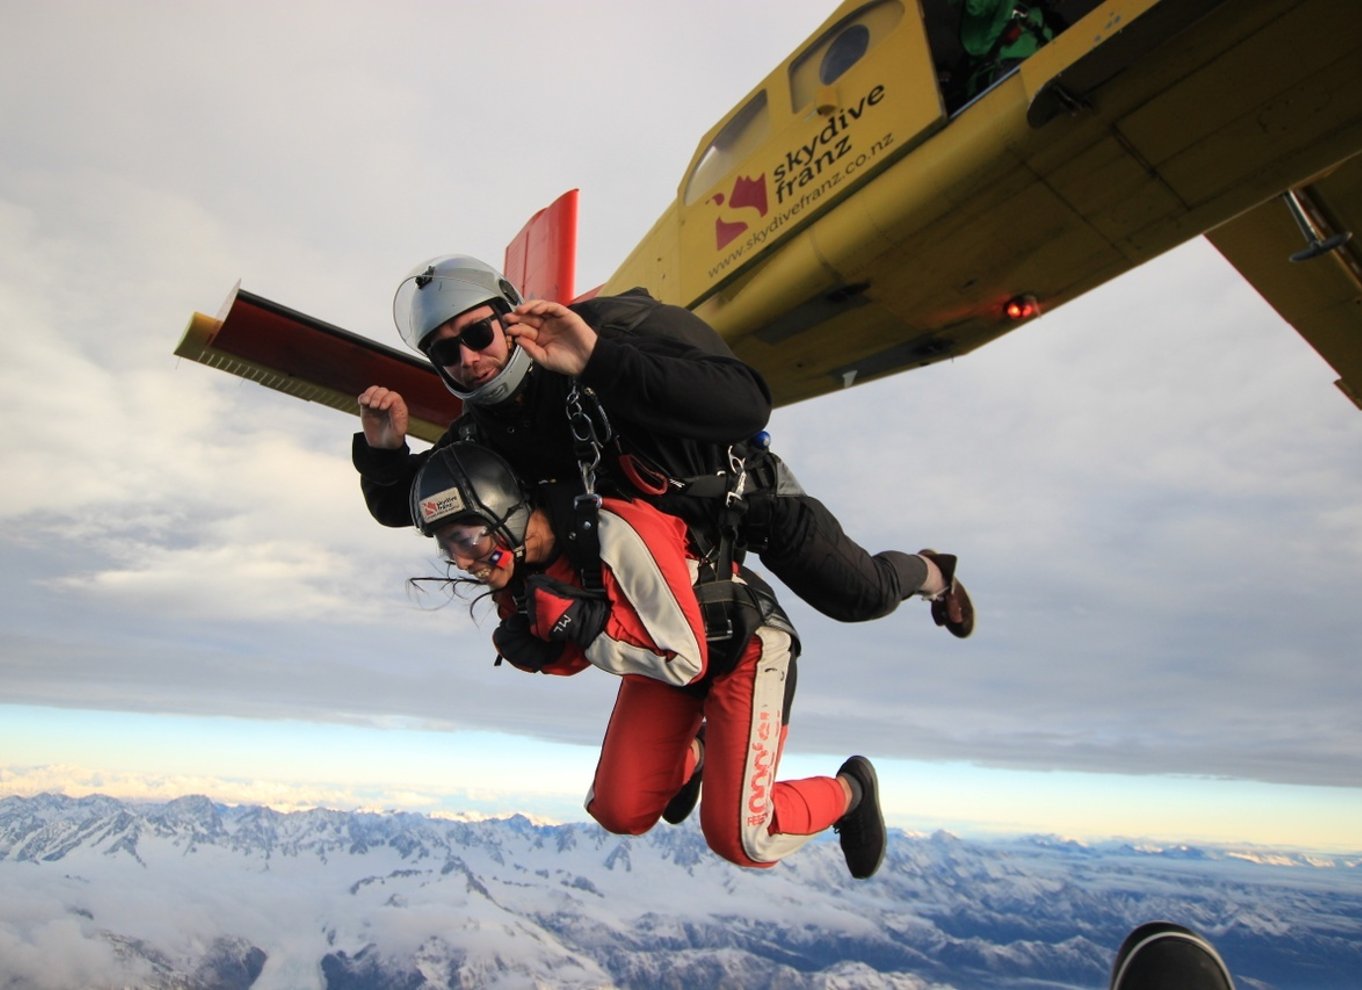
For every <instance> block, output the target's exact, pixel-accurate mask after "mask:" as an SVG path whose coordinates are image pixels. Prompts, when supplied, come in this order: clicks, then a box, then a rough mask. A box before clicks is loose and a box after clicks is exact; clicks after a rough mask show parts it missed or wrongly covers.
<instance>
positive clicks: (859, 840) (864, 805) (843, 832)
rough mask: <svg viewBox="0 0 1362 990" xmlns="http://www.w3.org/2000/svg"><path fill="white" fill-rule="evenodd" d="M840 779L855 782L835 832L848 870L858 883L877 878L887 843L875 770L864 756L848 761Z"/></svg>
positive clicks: (843, 767)
mask: <svg viewBox="0 0 1362 990" xmlns="http://www.w3.org/2000/svg"><path fill="white" fill-rule="evenodd" d="M837 776H839V777H842V776H845V777H847V778H849V779H850V780H851V781H852V782H853V783H852V787H851V794H852V804H851V808H850V809H849V810H848V811H847V813H846V814H845V815H843V816H842V817H841V818H839V819H838V820H837V821H836V823H835V824H834V825H833V826H832V828H833V831H835V832H836V833H837V835H838V837H839V838H840V839H841V841H842V855H843V856H845V857H846V860H847V869H848V870H850V871H851V875H852V876H853V877H855V878H856V879H857V880H864V879H866V878H867V877H872V876H874V875H875V871H876V870H878V869H879V868H880V863H882V862H884V848H885V845H886V843H887V842H888V837H887V836H886V835H885V831H884V815H883V814H881V813H880V782H879V779H878V778H877V777H876V776H875V768H874V767H873V766H871V764H870V761H869V760H867V759H866V758H865V757H864V756H852V757H850V758H848V759H847V761H846V762H845V763H843V764H842V768H841V769H840V770H838V771H837Z"/></svg>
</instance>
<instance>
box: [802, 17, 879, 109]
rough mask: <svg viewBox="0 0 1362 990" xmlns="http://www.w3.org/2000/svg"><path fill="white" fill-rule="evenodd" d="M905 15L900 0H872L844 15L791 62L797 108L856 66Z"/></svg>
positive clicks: (805, 104)
mask: <svg viewBox="0 0 1362 990" xmlns="http://www.w3.org/2000/svg"><path fill="white" fill-rule="evenodd" d="M902 18H903V3H902V2H901V0H873V2H871V3H867V4H865V5H864V6H862V7H858V8H857V9H856V10H855V11H853V12H852V13H851V14H850V15H849V16H847V17H844V18H842V19H841V20H840V21H838V22H837V23H836V24H834V25H833V26H832V27H831V28H830V29H829V30H828V31H827V32H825V33H824V34H823V35H821V36H820V37H819V38H818V39H817V40H815V41H814V43H813V44H812V45H810V46H809V47H808V49H807V50H806V51H805V52H804V53H803V54H802V55H800V56H799V57H798V58H797V59H795V60H794V61H793V62H791V63H790V102H791V105H792V108H793V109H794V110H795V112H798V111H800V110H802V109H804V108H805V107H806V106H808V105H809V104H810V103H812V102H813V101H814V99H815V98H816V97H817V95H818V91H819V90H820V89H822V88H823V87H824V86H830V85H832V84H833V83H834V82H836V81H837V80H838V79H840V78H841V77H842V76H843V75H844V74H845V73H846V72H847V71H848V70H850V69H851V68H853V67H854V66H856V65H857V64H858V63H859V62H860V61H861V59H863V58H864V57H865V54H866V52H868V51H870V49H871V48H873V47H874V46H875V45H876V44H877V43H879V41H880V40H881V39H883V38H885V37H886V36H888V35H889V33H890V32H891V31H893V30H894V27H895V26H896V25H897V24H898V22H899V21H900V20H902Z"/></svg>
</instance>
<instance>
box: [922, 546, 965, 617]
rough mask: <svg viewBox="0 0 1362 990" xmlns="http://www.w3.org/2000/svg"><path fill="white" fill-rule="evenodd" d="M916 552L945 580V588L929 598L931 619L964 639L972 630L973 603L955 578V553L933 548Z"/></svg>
mask: <svg viewBox="0 0 1362 990" xmlns="http://www.w3.org/2000/svg"><path fill="white" fill-rule="evenodd" d="M917 553H918V556H919V557H926V558H927V559H928V560H930V561H931V562H932V563H933V564H935V565H936V566H937V569H938V570H939V571H941V576H942V577H943V578H945V580H946V590H945V591H943V592H941V594H939V595H937V596H936V597H935V598H933V599H931V603H932V620H933V621H934V622H936V624H937V625H938V626H945V627H946V630H947V631H948V632H949V633H950V634H951V635H952V636H958V637H959V638H961V639H964V638H965V637H966V636H968V635H969V634H970V633H972V632H974V604H973V603H972V602H971V601H970V600H969V592H967V591H966V590H965V586H964V585H963V584H961V583H960V582H959V581H957V580H956V579H955V563H956V558H955V555H954V554H949V553H937V552H936V551H935V550H919V551H918V552H917Z"/></svg>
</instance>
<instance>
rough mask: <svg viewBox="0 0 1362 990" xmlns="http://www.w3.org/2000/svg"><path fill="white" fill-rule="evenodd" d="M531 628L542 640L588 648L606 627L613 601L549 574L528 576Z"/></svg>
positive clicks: (528, 604) (526, 586)
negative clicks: (557, 579)
mask: <svg viewBox="0 0 1362 990" xmlns="http://www.w3.org/2000/svg"><path fill="white" fill-rule="evenodd" d="M525 596H526V607H527V610H528V611H529V613H530V630H531V632H533V633H534V634H535V635H536V636H538V637H540V638H541V639H549V640H553V641H554V642H556V643H576V644H577V645H578V646H580V647H582V648H583V649H585V648H586V647H587V646H588V645H589V644H590V643H591V641H592V640H593V639H595V638H596V637H597V636H598V635H600V632H601V630H602V629H604V628H605V619H606V616H607V615H609V614H610V603H609V602H607V601H606V600H605V599H604V598H603V597H602V596H601V595H599V594H592V593H591V592H589V591H586V590H584V589H582V588H575V587H573V586H572V585H570V584H565V583H564V582H562V581H556V580H554V579H553V578H551V577H549V576H548V575H547V574H533V575H531V576H530V577H528V578H526V579H525Z"/></svg>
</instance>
